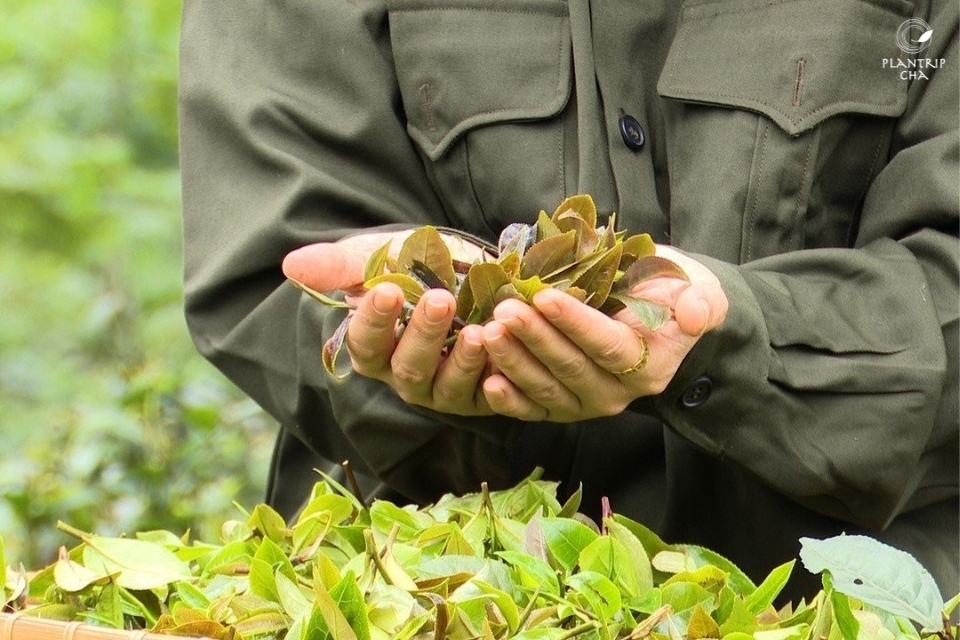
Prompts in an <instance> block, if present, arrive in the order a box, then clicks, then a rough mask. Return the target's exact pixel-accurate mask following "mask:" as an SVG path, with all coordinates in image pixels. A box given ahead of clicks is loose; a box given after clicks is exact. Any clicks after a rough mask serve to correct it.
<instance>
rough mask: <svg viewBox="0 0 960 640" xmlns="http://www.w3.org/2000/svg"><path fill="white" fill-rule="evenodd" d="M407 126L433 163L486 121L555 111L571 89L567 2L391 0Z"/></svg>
mask: <svg viewBox="0 0 960 640" xmlns="http://www.w3.org/2000/svg"><path fill="white" fill-rule="evenodd" d="M388 9H389V15H390V42H391V46H392V48H393V56H394V64H395V66H396V70H397V80H398V82H399V84H400V95H401V97H402V99H403V108H404V111H405V112H406V116H407V122H408V124H407V131H408V132H409V134H410V136H411V137H412V138H413V139H414V140H416V142H417V143H418V144H419V145H420V146H421V148H422V149H423V150H424V152H425V153H426V154H427V155H428V156H429V157H430V159H431V160H437V159H439V158H440V157H441V156H442V155H443V154H444V152H445V151H446V150H447V149H448V148H449V147H450V145H451V144H452V143H453V141H454V140H456V139H457V137H458V136H460V135H461V134H462V133H463V132H465V131H467V130H469V129H471V128H473V127H478V126H481V125H485V124H490V123H494V122H503V121H517V120H529V119H538V118H546V117H550V116H554V115H556V114H558V113H560V111H561V110H562V109H563V107H564V105H566V103H567V100H569V98H570V91H571V82H572V80H571V77H572V76H571V52H570V49H571V44H570V33H569V19H568V17H567V5H566V3H565V2H563V1H562V0H524V2H523V3H522V4H521V3H518V2H516V1H515V0H513V1H511V0H456V2H455V4H438V3H437V2H436V0H433V1H430V0H388Z"/></svg>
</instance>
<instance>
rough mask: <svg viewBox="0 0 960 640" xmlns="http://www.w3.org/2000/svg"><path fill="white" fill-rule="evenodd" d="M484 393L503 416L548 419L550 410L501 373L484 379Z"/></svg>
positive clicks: (490, 403)
mask: <svg viewBox="0 0 960 640" xmlns="http://www.w3.org/2000/svg"><path fill="white" fill-rule="evenodd" d="M483 395H484V398H485V399H486V401H487V403H488V404H489V406H490V408H491V409H492V410H493V411H494V412H495V413H499V414H500V415H503V416H509V417H511V418H517V419H519V420H525V421H527V422H540V421H541V420H546V419H547V417H548V416H549V414H550V412H549V411H548V410H547V409H546V408H545V407H542V406H540V405H539V404H537V403H536V402H534V401H533V400H531V399H530V398H528V397H527V396H525V395H524V394H523V392H522V391H520V390H519V389H518V388H517V387H516V386H515V385H514V384H513V383H511V382H510V380H509V379H508V378H507V377H506V376H503V375H501V374H497V375H493V376H490V377H489V378H487V379H486V380H484V381H483Z"/></svg>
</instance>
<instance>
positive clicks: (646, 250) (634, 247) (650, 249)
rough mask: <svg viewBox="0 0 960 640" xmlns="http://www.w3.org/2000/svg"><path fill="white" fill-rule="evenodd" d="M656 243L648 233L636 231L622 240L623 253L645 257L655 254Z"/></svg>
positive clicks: (635, 256)
mask: <svg viewBox="0 0 960 640" xmlns="http://www.w3.org/2000/svg"><path fill="white" fill-rule="evenodd" d="M656 252H657V245H656V243H655V242H654V241H653V238H651V237H650V234H649V233H638V234H636V235H633V236H630V237H629V238H627V239H626V240H624V241H623V255H624V256H632V257H634V258H638V259H639V258H646V257H647V256H652V255H655V254H656Z"/></svg>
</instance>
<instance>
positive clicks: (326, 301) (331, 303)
mask: <svg viewBox="0 0 960 640" xmlns="http://www.w3.org/2000/svg"><path fill="white" fill-rule="evenodd" d="M290 284H292V285H293V286H295V287H296V288H297V289H300V290H301V291H303V292H304V293H306V294H307V295H308V296H310V297H311V298H313V299H314V300H316V301H317V302H319V303H321V304H323V305H326V306H328V307H333V308H334V309H352V308H353V307H351V306H350V305H349V304H347V303H346V302H344V301H342V300H336V299H334V298H331V297H330V296H328V295H325V294H323V293H321V292H319V291H316V290H315V289H311V288H310V287H308V286H307V285H305V284H303V283H302V282H298V281H297V280H293V279H291V280H290Z"/></svg>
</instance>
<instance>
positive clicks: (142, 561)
mask: <svg viewBox="0 0 960 640" xmlns="http://www.w3.org/2000/svg"><path fill="white" fill-rule="evenodd" d="M84 542H85V543H86V546H85V547H84V549H83V564H84V565H85V566H86V567H87V568H88V569H90V570H91V571H93V572H94V573H100V574H102V575H112V574H116V578H115V580H116V582H117V584H118V585H120V586H121V587H125V588H127V589H135V590H144V589H157V588H161V587H166V586H167V585H168V584H170V583H172V582H178V581H180V580H191V579H192V578H193V576H192V574H191V573H190V567H189V566H188V565H187V564H186V563H184V562H183V561H181V560H180V558H178V557H177V556H176V555H175V554H174V553H173V552H172V551H170V550H169V549H167V548H166V547H162V546H160V545H158V544H153V543H150V542H144V541H142V540H132V539H129V538H103V537H100V536H96V535H91V536H87V537H85V538H84Z"/></svg>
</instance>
